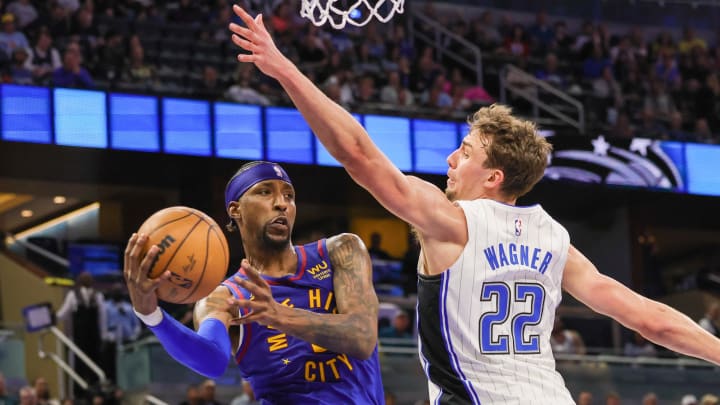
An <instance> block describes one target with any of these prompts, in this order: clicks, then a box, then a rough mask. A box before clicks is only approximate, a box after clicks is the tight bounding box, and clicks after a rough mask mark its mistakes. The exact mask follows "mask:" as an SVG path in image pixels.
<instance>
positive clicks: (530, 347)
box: [479, 283, 545, 354]
mask: <svg viewBox="0 0 720 405" xmlns="http://www.w3.org/2000/svg"><path fill="white" fill-rule="evenodd" d="M513 295H514V297H513ZM528 300H530V302H531V310H530V312H520V313H518V314H517V315H515V316H514V317H513V318H512V320H510V322H511V325H510V332H511V333H510V335H505V334H502V335H499V336H498V337H497V339H493V326H495V325H500V324H504V323H506V322H508V318H509V317H510V308H511V304H512V303H513V302H527V301H528ZM481 301H495V302H496V303H497V304H496V308H497V311H495V312H488V313H485V314H483V315H482V316H481V317H480V321H479V322H480V352H481V353H483V354H509V353H510V346H511V345H512V349H513V351H514V352H515V353H516V354H531V353H540V336H539V335H530V336H528V339H527V340H525V326H528V325H537V324H539V323H540V320H541V319H542V312H543V307H544V301H545V289H544V288H543V286H542V285H540V284H537V283H515V291H514V294H513V291H511V289H510V286H508V285H507V284H505V283H485V284H483V287H482V293H481Z"/></svg>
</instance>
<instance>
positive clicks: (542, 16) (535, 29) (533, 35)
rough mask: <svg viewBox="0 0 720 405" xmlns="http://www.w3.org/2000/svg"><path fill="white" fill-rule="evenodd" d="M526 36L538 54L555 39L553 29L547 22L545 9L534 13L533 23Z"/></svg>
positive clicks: (543, 51)
mask: <svg viewBox="0 0 720 405" xmlns="http://www.w3.org/2000/svg"><path fill="white" fill-rule="evenodd" d="M528 37H529V39H530V43H531V44H532V45H533V48H534V50H535V51H536V52H537V53H538V54H543V53H545V51H546V50H547V49H548V48H549V47H550V46H551V44H552V43H553V41H554V40H555V31H554V30H553V27H552V26H551V25H550V23H549V22H548V18H547V12H546V11H545V10H541V11H539V12H538V13H537V14H536V15H535V24H534V25H533V26H531V27H530V29H528Z"/></svg>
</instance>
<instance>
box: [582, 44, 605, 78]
mask: <svg viewBox="0 0 720 405" xmlns="http://www.w3.org/2000/svg"><path fill="white" fill-rule="evenodd" d="M591 49H592V52H591V54H590V56H589V57H588V58H587V59H585V60H584V61H583V69H582V71H583V78H585V79H588V80H593V79H598V78H601V77H602V75H603V71H604V70H605V68H606V67H608V66H611V64H610V59H608V58H607V56H606V55H605V51H604V50H603V47H602V45H600V44H592V48H591Z"/></svg>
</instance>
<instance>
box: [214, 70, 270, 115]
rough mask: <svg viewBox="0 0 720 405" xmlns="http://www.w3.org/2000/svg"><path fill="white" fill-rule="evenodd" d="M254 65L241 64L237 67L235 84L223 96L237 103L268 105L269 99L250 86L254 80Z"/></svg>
mask: <svg viewBox="0 0 720 405" xmlns="http://www.w3.org/2000/svg"><path fill="white" fill-rule="evenodd" d="M255 69H256V68H255V66H254V65H251V64H242V65H240V66H239V67H238V71H237V75H236V79H235V80H236V81H235V84H234V85H232V86H230V88H229V89H228V90H227V92H226V93H225V97H226V98H227V99H229V100H232V101H235V102H237V103H247V104H260V105H270V100H269V99H268V98H267V97H265V96H264V95H263V94H262V93H260V92H258V91H257V90H256V89H255V88H253V87H252V83H254V82H255V81H256V80H255V77H256V76H255V74H256V70H255Z"/></svg>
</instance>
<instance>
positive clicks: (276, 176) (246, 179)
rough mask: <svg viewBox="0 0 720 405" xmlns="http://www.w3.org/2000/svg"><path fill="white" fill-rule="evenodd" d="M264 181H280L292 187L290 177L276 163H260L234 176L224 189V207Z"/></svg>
mask: <svg viewBox="0 0 720 405" xmlns="http://www.w3.org/2000/svg"><path fill="white" fill-rule="evenodd" d="M265 180H282V181H284V182H285V183H288V184H290V185H292V181H290V176H288V175H287V173H285V170H283V168H282V167H280V165H279V164H277V163H270V162H260V163H259V164H257V165H255V166H252V167H250V168H249V169H246V170H243V171H242V172H240V173H238V174H236V175H235V176H234V177H233V178H232V179H230V181H229V182H228V185H227V187H225V207H227V206H228V205H230V203H231V202H233V201H237V200H238V199H239V198H240V197H242V195H243V194H245V192H246V191H248V189H250V187H252V186H254V185H255V184H257V183H259V182H261V181H265Z"/></svg>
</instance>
